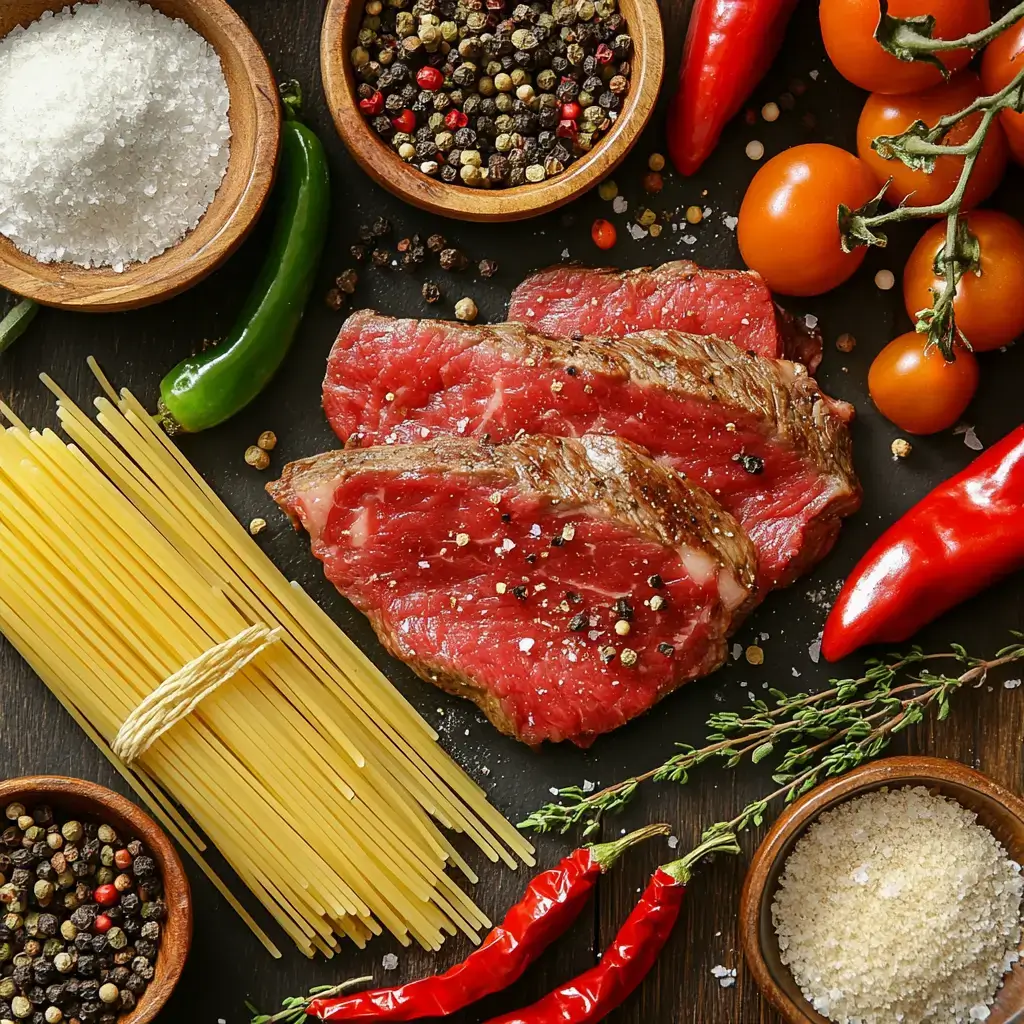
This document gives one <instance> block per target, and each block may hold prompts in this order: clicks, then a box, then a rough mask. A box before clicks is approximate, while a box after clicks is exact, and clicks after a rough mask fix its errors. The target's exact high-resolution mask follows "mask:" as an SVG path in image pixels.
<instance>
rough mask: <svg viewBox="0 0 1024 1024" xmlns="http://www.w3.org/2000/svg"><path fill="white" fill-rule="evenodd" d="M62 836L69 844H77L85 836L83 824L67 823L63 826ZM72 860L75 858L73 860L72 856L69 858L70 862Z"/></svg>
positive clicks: (77, 822) (76, 822)
mask: <svg viewBox="0 0 1024 1024" xmlns="http://www.w3.org/2000/svg"><path fill="white" fill-rule="evenodd" d="M60 834H61V835H62V836H63V837H64V838H65V839H66V840H67V841H68V842H69V843H77V842H78V841H79V840H80V839H81V838H82V836H83V835H85V830H84V829H83V828H82V823H81V822H80V821H66V822H65V823H64V824H63V825H62V826H61V829H60ZM72 859H73V858H71V857H70V856H69V857H68V860H72Z"/></svg>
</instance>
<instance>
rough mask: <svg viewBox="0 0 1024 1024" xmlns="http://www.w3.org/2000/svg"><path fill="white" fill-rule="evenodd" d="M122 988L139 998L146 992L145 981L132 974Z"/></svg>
mask: <svg viewBox="0 0 1024 1024" xmlns="http://www.w3.org/2000/svg"><path fill="white" fill-rule="evenodd" d="M124 987H125V988H126V989H127V990H128V991H129V992H131V993H133V994H134V995H137V996H141V995H142V993H143V992H145V991H146V979H145V978H143V977H141V976H140V975H138V974H132V975H130V976H129V978H128V980H127V981H126V982H125V983H124Z"/></svg>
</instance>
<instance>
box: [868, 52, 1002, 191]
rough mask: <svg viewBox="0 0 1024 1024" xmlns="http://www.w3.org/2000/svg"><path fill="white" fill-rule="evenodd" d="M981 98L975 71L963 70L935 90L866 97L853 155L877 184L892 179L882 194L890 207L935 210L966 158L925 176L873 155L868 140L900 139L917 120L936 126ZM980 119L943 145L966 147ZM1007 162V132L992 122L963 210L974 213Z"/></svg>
mask: <svg viewBox="0 0 1024 1024" xmlns="http://www.w3.org/2000/svg"><path fill="white" fill-rule="evenodd" d="M982 95H984V89H983V86H982V84H981V79H980V78H978V76H977V75H976V74H975V73H974V72H973V71H964V72H963V73H962V74H959V75H957V76H956V78H954V79H952V80H951V81H950V82H948V83H946V84H945V85H937V86H935V87H934V88H932V89H926V90H925V91H924V92H915V93H909V94H907V95H905V96H882V95H880V94H878V93H875V94H873V95H871V96H869V97H868V101H867V103H865V104H864V110H863V111H862V112H861V115H860V122H859V123H858V125H857V152H858V153H860V156H861V159H862V160H863V161H864V162H865V163H866V164H868V166H870V167H871V169H872V170H873V171H874V173H875V176H876V178H877V179H878V182H879V184H882V183H883V182H885V181H887V180H888V179H889V178H890V177H891V178H892V179H893V180H892V185H890V186H889V191H888V192H887V193H886V196H887V198H888V200H889V202H891V203H892V204H893V205H895V204H896V203H900V202H903V201H904V200H906V202H907V205H909V206H933V205H936V204H938V203H941V202H944V201H945V200H946V199H948V198H949V197H950V195H952V193H953V190H954V189H955V188H956V184H957V181H958V180H959V178H960V172H961V171H962V170H963V166H964V159H965V158H964V157H962V156H943V157H939V159H938V160H937V161H936V162H935V170H934V171H932V173H931V174H926V173H925V172H924V171H914V170H911V169H910V168H909V167H907V165H906V164H904V163H902V162H901V161H899V160H883V159H882V158H881V157H880V156H879V155H878V154H877V153H876V152H874V150H872V148H871V143H872V140H874V139H875V138H876V137H877V136H879V135H899V134H900V132H902V131H904V130H905V129H907V128H909V127H910V126H911V125H912V124H913V123H914V122H915V121H917V120H921V121H924V122H925V123H926V124H928V125H934V124H935V123H936V122H937V121H938V120H939V118H941V117H944V116H945V115H946V114H955V113H957V112H958V111H960V110H963V109H964V107H966V106H969V105H970V104H971V103H973V102H974V100H976V99H977V98H978V97H979V96H982ZM981 118H982V114H981V113H980V112H979V113H977V114H974V115H972V116H971V117H968V118H965V119H964V120H963V121H961V122H960V123H959V124H957V125H955V126H954V127H953V128H952V130H951V131H950V132H949V134H948V135H947V136H946V138H945V139H944V140H943V141H944V144H946V145H951V146H957V145H962V144H963V143H965V142H967V141H968V140H969V139H970V138H971V136H972V135H973V134H974V132H975V131H976V130H977V127H978V125H979V124H981ZM1008 161H1009V151H1008V147H1007V143H1006V133H1005V132H1004V131H1003V128H1002V125H1001V124H1000V122H999V121H996V122H995V123H994V124H993V125H992V127H991V128H990V129H989V133H988V136H987V137H986V139H985V144H984V146H982V148H981V154H980V155H979V157H978V160H977V162H976V163H975V165H974V173H973V174H972V175H971V180H970V183H969V184H968V186H967V194H966V196H965V198H964V204H963V208H964V209H965V210H970V209H972V208H973V207H975V206H977V205H978V204H979V203H982V202H984V201H985V200H986V199H987V198H988V197H989V196H990V195H992V193H993V192H994V191H995V190H996V188H997V186H998V185H999V182H1000V181H1002V179H1003V175H1004V174H1005V173H1006V165H1007V163H1008Z"/></svg>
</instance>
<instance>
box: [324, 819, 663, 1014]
mask: <svg viewBox="0 0 1024 1024" xmlns="http://www.w3.org/2000/svg"><path fill="white" fill-rule="evenodd" d="M667 832H668V827H667V826H665V825H653V826H651V827H649V828H644V829H640V830H639V831H637V832H633V833H632V834H631V835H628V836H625V837H624V838H622V839H620V840H618V841H616V842H614V843H606V844H604V845H602V846H594V847H591V848H590V849H585V850H577V851H576V852H575V853H573V854H571V855H570V856H568V857H566V858H565V859H564V860H563V861H562V862H561V863H560V864H558V865H557V866H556V867H554V868H552V869H551V870H550V871H545V872H544V873H543V874H540V875H538V876H537V877H536V878H535V879H534V880H533V881H532V882H531V883H530V885H529V887H528V888H527V890H526V895H525V896H524V897H523V899H522V900H521V901H520V902H519V903H518V904H516V906H514V907H513V908H512V909H511V910H510V911H509V912H508V914H506V916H505V919H504V921H502V923H501V924H500V925H498V927H497V928H495V929H494V930H493V931H492V932H491V933H490V934H489V935H488V936H487V938H486V939H485V940H484V942H483V945H481V946H480V948H479V949H477V950H475V951H474V952H472V953H471V954H470V955H469V956H468V957H467V958H466V959H465V960H464V961H463V962H462V963H460V964H457V965H456V966H455V967H453V968H451V970H449V971H446V972H445V973H444V974H440V975H436V976H434V977H431V978H423V979H421V980H420V981H414V982H411V983H410V984H408V985H402V986H400V987H398V988H384V989H376V990H374V991H371V992H359V993H356V994H355V995H352V996H345V997H343V998H341V999H330V1000H320V999H315V1000H313V1002H312V1003H310V1005H309V1008H308V1010H307V1011H306V1012H307V1013H308V1014H310V1015H311V1016H314V1017H318V1018H319V1019H320V1020H330V1021H352V1020H362V1021H368V1020H373V1021H407V1020H418V1019H419V1018H421V1017H444V1016H447V1015H448V1014H451V1013H456V1012H457V1011H459V1010H461V1009H463V1008H464V1007H466V1006H469V1005H470V1004H471V1003H475V1002H476V1001H477V1000H479V999H483V998H484V997H485V996H489V995H491V994H493V993H494V992H500V991H501V990H502V989H505V988H507V987H508V986H509V985H511V984H512V983H513V982H514V981H516V980H517V979H518V978H519V977H520V976H521V975H522V974H523V972H524V971H525V970H526V968H527V967H529V966H530V964H532V963H533V962H534V961H535V960H536V959H537V958H538V957H539V956H540V955H541V953H543V952H544V950H545V949H547V947H548V946H549V945H550V944H551V943H552V942H553V941H554V940H555V939H556V938H558V937H559V936H560V935H561V934H562V933H563V932H565V931H566V929H568V928H569V926H570V925H571V924H572V923H573V921H575V920H576V918H577V917H579V915H580V912H581V911H582V910H583V907H584V906H585V905H586V902H587V899H588V898H589V896H590V893H591V890H592V889H593V888H594V886H595V885H596V884H597V880H598V878H599V877H600V876H601V874H602V873H603V872H605V871H607V870H608V869H609V868H610V867H611V866H612V864H614V863H615V861H616V860H618V858H619V857H620V856H622V854H623V853H625V851H626V850H628V849H629V848H630V847H631V846H634V845H635V844H636V843H639V842H641V841H642V840H644V839H648V838H650V837H651V836H655V835H665V834H667Z"/></svg>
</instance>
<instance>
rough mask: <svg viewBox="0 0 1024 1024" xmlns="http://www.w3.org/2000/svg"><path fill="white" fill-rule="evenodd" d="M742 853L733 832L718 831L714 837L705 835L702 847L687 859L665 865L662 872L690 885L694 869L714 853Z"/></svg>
mask: <svg viewBox="0 0 1024 1024" xmlns="http://www.w3.org/2000/svg"><path fill="white" fill-rule="evenodd" d="M717 827H718V826H716V828H717ZM740 852H741V851H740V844H739V843H738V842H737V840H736V836H735V835H733V833H732V832H727V831H724V830H722V831H716V832H715V833H714V834H713V835H711V834H708V833H705V838H704V840H703V842H702V843H701V844H700V846H697V847H695V848H694V849H692V850H691V851H690V852H689V853H688V854H687V855H686V856H685V857H681V858H680V859H679V860H677V861H673V862H672V863H671V864H665V865H664V866H663V867H662V869H661V870H662V871H664V872H665V874H667V875H671V876H672V877H673V878H674V879H675V880H676V881H677V882H679V883H680V884H681V885H688V884H689V882H690V878H691V877H692V876H693V869H694V868H695V867H696V866H697V864H698V863H699V862H700V861H702V860H703V859H704V858H705V857H708V856H710V855H711V854H713V853H731V854H739V853H740Z"/></svg>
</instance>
